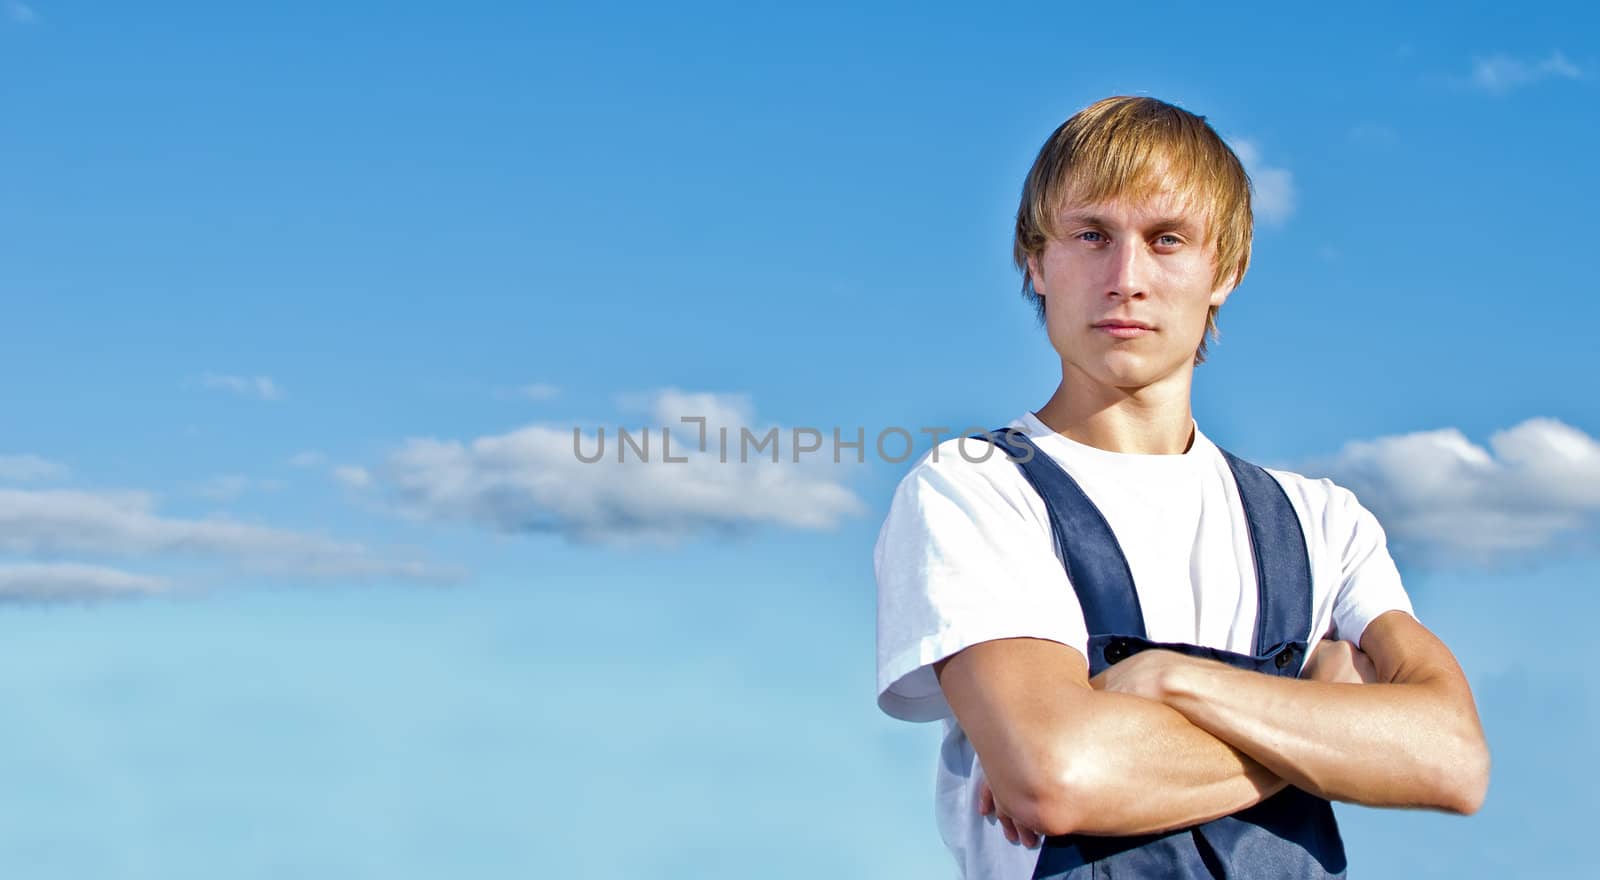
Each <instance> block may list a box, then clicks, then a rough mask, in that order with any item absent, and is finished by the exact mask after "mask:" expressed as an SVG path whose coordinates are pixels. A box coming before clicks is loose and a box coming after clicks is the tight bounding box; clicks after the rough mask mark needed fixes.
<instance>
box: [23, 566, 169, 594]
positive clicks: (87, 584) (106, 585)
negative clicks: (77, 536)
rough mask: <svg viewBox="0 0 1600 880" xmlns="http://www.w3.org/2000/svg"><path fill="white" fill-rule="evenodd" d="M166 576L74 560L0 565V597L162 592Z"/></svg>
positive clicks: (166, 588) (164, 589)
mask: <svg viewBox="0 0 1600 880" xmlns="http://www.w3.org/2000/svg"><path fill="white" fill-rule="evenodd" d="M171 586H172V585H171V583H170V582H168V581H167V580H166V579H165V578H158V577H150V576H148V575H141V574H130V573H129V572H125V571H119V570H117V569H114V568H104V567H102V566H98V565H83V564H81V563H76V562H49V563H32V562H30V563H17V564H0V600H15V599H40V600H50V601H60V600H64V599H103V598H110V597H116V596H130V595H143V594H150V593H163V592H166V591H168V590H169V589H171Z"/></svg>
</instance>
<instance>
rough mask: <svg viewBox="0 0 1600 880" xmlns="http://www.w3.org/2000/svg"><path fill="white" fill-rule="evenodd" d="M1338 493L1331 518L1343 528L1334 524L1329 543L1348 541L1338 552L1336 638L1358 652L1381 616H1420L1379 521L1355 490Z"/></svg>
mask: <svg viewBox="0 0 1600 880" xmlns="http://www.w3.org/2000/svg"><path fill="white" fill-rule="evenodd" d="M1333 492H1334V497H1333V498H1332V499H1331V503H1330V505H1329V506H1330V512H1334V513H1336V516H1337V523H1339V525H1338V526H1334V525H1333V524H1332V523H1330V526H1331V527H1330V530H1329V537H1330V539H1334V540H1337V539H1338V538H1339V537H1342V538H1343V546H1342V547H1341V548H1339V549H1340V559H1341V563H1340V565H1341V577H1340V581H1339V592H1338V594H1337V595H1336V596H1335V598H1334V602H1333V635H1334V637H1335V638H1339V639H1344V640H1346V641H1352V642H1354V643H1355V644H1356V647H1358V648H1359V647H1361V636H1362V634H1363V633H1365V632H1366V630H1367V624H1369V623H1371V622H1372V621H1374V620H1376V619H1377V618H1378V616H1379V615H1381V614H1383V613H1385V612H1387V611H1395V610H1399V611H1404V612H1405V613H1406V614H1409V615H1411V616H1412V617H1413V618H1415V617H1416V616H1417V613H1416V610H1415V609H1413V608H1412V607H1411V597H1410V596H1409V595H1407V593H1406V589H1405V586H1404V585H1403V584H1402V583H1401V581H1400V571H1399V569H1398V568H1396V567H1395V564H1394V559H1393V558H1392V557H1391V556H1390V555H1389V546H1388V540H1387V538H1386V537H1385V535H1384V532H1383V526H1381V525H1379V524H1378V518H1377V517H1375V516H1373V515H1372V512H1371V511H1369V510H1367V509H1366V508H1365V507H1363V506H1362V505H1361V502H1360V501H1358V500H1356V496H1355V493H1353V492H1351V491H1350V490H1348V489H1345V488H1342V487H1338V486H1335V487H1333Z"/></svg>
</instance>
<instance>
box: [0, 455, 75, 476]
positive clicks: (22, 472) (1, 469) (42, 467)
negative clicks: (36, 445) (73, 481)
mask: <svg viewBox="0 0 1600 880" xmlns="http://www.w3.org/2000/svg"><path fill="white" fill-rule="evenodd" d="M67 470H68V469H67V466H66V465H64V464H61V463H60V462H54V461H51V460H49V459H48V458H40V457H39V456H37V455H0V480H11V481H13V482H17V483H21V482H27V481H31V480H59V479H61V478H62V477H65V476H66V475H67Z"/></svg>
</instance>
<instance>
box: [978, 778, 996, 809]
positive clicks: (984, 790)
mask: <svg viewBox="0 0 1600 880" xmlns="http://www.w3.org/2000/svg"><path fill="white" fill-rule="evenodd" d="M992 812H994V792H992V791H990V790H989V783H988V782H987V781H985V782H980V783H978V815H980V816H987V815H989V814H990V813H992Z"/></svg>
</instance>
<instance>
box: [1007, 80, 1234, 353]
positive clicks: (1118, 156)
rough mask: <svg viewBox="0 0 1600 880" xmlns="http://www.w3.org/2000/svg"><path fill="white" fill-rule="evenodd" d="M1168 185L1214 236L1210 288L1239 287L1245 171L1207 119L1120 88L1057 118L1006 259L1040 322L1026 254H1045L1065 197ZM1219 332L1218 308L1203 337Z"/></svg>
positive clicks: (1110, 195) (1150, 191) (1152, 190)
mask: <svg viewBox="0 0 1600 880" xmlns="http://www.w3.org/2000/svg"><path fill="white" fill-rule="evenodd" d="M1169 186H1173V187H1174V188H1176V189H1177V190H1178V191H1179V193H1180V194H1181V195H1183V196H1185V197H1187V198H1188V200H1189V203H1190V204H1191V205H1194V206H1197V207H1199V208H1200V209H1201V211H1202V213H1203V214H1204V215H1205V218H1206V242H1205V243H1206V244H1210V243H1212V242H1215V244H1216V263H1215V266H1216V268H1215V271H1214V273H1213V276H1212V285H1211V286H1212V288H1213V289H1217V288H1220V287H1222V286H1223V285H1224V284H1225V283H1228V282H1230V281H1231V283H1232V285H1234V286H1237V285H1238V284H1239V282H1240V281H1242V280H1244V273H1245V270H1246V269H1247V268H1248V267H1249V265H1250V237H1251V228H1252V216H1251V213H1250V178H1249V175H1247V174H1245V170H1244V166H1243V165H1242V164H1240V162H1239V157H1238V156H1235V155H1234V153H1233V150H1232V149H1230V148H1229V147H1228V145H1227V144H1226V143H1224V142H1223V140H1222V138H1221V137H1219V136H1218V135H1217V133H1216V131H1214V130H1213V129H1212V128H1211V126H1210V125H1209V124H1208V123H1207V122H1206V118H1205V117H1204V116H1197V115H1195V114H1193V113H1190V112H1189V111H1187V110H1184V109H1183V108H1181V107H1176V106H1173V105H1172V104H1168V103H1166V102H1165V101H1159V100H1156V99H1155V98H1143V97H1131V96H1126V95H1119V96H1116V97H1111V98H1103V99H1101V100H1099V101H1096V102H1094V103H1093V104H1090V105H1089V106H1088V107H1085V108H1083V109H1082V110H1080V111H1078V112H1077V113H1075V114H1073V116H1072V118H1071V119H1068V120H1067V121H1066V122H1063V123H1062V124H1061V126H1060V127H1059V128H1057V129H1056V130H1055V132H1054V133H1053V134H1051V135H1050V138H1049V140H1047V141H1045V143H1044V146H1043V147H1042V148H1040V150H1039V155H1038V157H1037V158H1035V159H1034V160H1033V167H1032V168H1030V169H1028V179H1027V181H1026V182H1025V183H1024V184H1023V186H1022V203H1021V205H1019V206H1018V208H1017V228H1016V236H1015V238H1014V239H1013V242H1012V258H1013V259H1014V260H1016V263H1017V268H1019V269H1021V270H1022V295H1023V297H1024V298H1025V299H1027V300H1029V301H1030V302H1032V304H1033V306H1034V309H1035V311H1036V312H1037V314H1038V316H1039V322H1040V323H1041V324H1042V323H1044V298H1043V297H1041V296H1040V295H1039V293H1038V292H1037V291H1036V290H1034V288H1033V274H1032V272H1031V270H1030V269H1029V268H1028V258H1029V257H1038V256H1040V255H1041V254H1043V253H1044V249H1045V243H1046V241H1047V240H1048V239H1049V238H1051V237H1052V236H1053V235H1054V234H1055V232H1056V229H1055V226H1056V219H1057V216H1058V215H1059V213H1060V212H1061V210H1062V209H1063V208H1064V207H1065V206H1066V204H1067V203H1068V200H1071V201H1072V202H1074V203H1093V202H1101V201H1107V200H1111V199H1117V198H1133V199H1145V198H1149V197H1151V196H1152V195H1154V194H1156V193H1157V192H1159V191H1161V190H1164V189H1167V188H1168V187H1169ZM1216 335H1217V307H1216V306H1212V307H1211V310H1210V312H1208V313H1207V315H1206V335H1205V336H1204V337H1202V338H1201V340H1200V348H1199V349H1198V350H1197V351H1196V352H1195V363H1197V364H1198V363H1200V362H1201V361H1203V360H1205V355H1206V340H1207V339H1215V338H1216Z"/></svg>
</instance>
